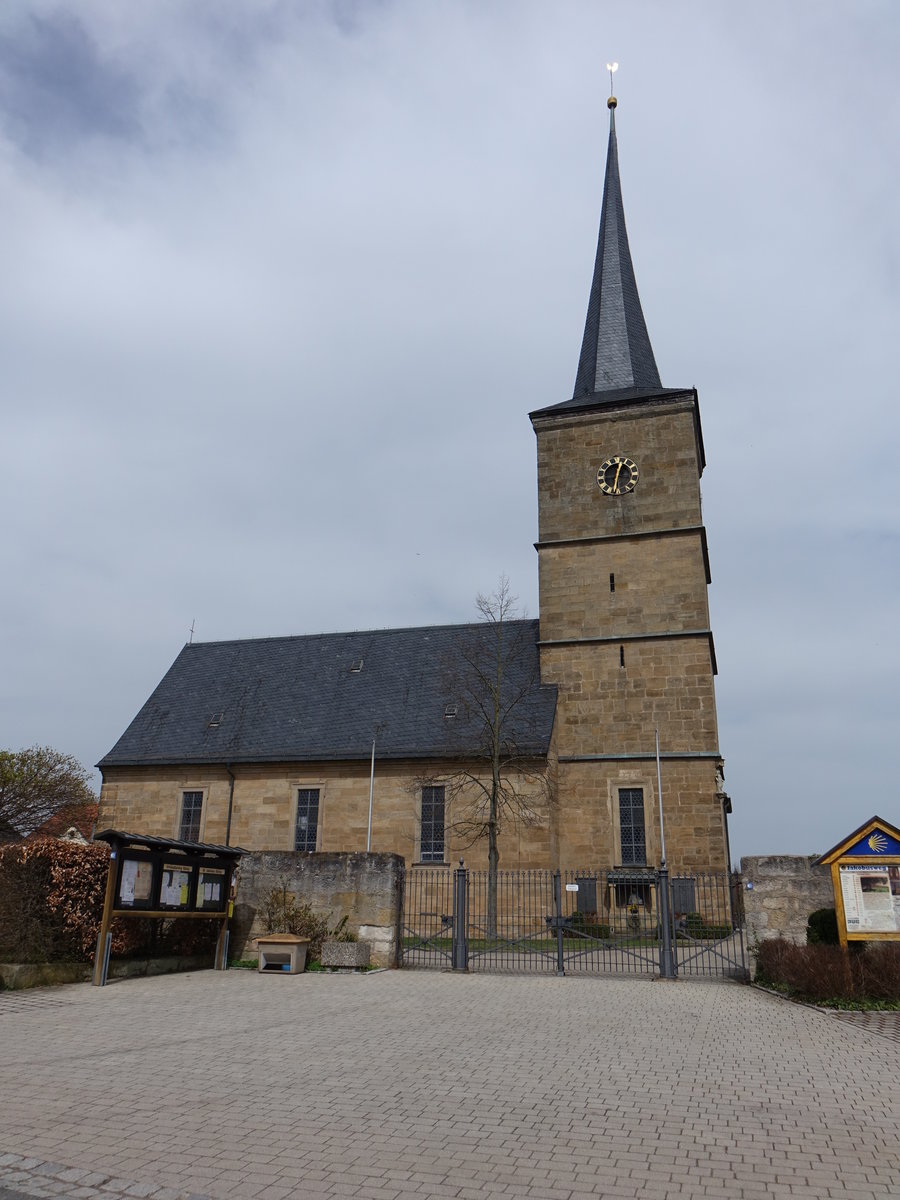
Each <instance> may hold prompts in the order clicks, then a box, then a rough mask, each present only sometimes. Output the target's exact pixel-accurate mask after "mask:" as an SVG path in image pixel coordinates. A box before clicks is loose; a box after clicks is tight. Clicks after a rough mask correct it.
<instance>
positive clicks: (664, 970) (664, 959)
mask: <svg viewBox="0 0 900 1200" xmlns="http://www.w3.org/2000/svg"><path fill="white" fill-rule="evenodd" d="M656 894H657V897H658V899H659V906H658V907H659V926H660V939H659V974H660V977H661V978H662V979H676V978H677V977H678V968H677V967H676V965H675V950H674V947H673V945H672V913H671V908H670V904H669V868H668V867H660V869H659V871H657V873H656Z"/></svg>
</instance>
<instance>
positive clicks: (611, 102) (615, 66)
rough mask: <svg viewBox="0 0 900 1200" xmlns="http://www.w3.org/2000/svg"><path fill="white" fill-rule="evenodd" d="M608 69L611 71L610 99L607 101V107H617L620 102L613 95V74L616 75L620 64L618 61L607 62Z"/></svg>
mask: <svg viewBox="0 0 900 1200" xmlns="http://www.w3.org/2000/svg"><path fill="white" fill-rule="evenodd" d="M606 69H607V71H609V99H608V100H607V102H606V107H607V108H615V107H616V105H617V104H618V101H617V100H616V98H615V96H614V95H613V75H615V73H616V71H618V69H619V64H618V63H617V62H613V63H607V64H606Z"/></svg>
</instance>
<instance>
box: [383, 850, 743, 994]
mask: <svg viewBox="0 0 900 1200" xmlns="http://www.w3.org/2000/svg"><path fill="white" fill-rule="evenodd" d="M735 899H736V897H735V896H734V894H733V890H732V884H731V878H730V876H729V875H727V874H721V875H716V874H687V873H684V872H679V873H677V874H675V875H674V876H673V877H671V878H670V877H669V875H668V872H666V871H665V870H660V871H647V870H636V869H620V870H613V871H609V870H606V871H601V870H580V871H565V872H560V871H543V870H533V871H497V872H496V873H495V874H494V875H493V876H492V875H491V873H490V872H488V871H470V870H468V869H467V868H466V867H465V866H464V865H463V864H462V863H460V866H459V868H457V869H453V868H450V867H413V868H411V869H410V870H408V871H406V872H405V875H404V897H403V937H402V960H401V961H402V965H403V966H404V967H432V968H433V967H438V968H443V969H446V970H449V969H454V970H467V971H539V972H546V973H549V974H556V975H566V974H575V973H590V972H604V973H607V974H625V973H627V974H635V973H638V974H646V975H663V976H670V977H674V976H685V975H687V976H706V977H711V976H712V977H715V976H719V977H727V978H733V979H747V978H748V972H747V966H746V961H745V956H744V938H743V930H742V928H741V924H742V922H741V920H740V915H739V911H738V908H739V905H738V904H736V903H735Z"/></svg>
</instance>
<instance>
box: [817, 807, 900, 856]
mask: <svg viewBox="0 0 900 1200" xmlns="http://www.w3.org/2000/svg"><path fill="white" fill-rule="evenodd" d="M881 857H885V858H897V857H900V829H897V827H896V826H895V825H891V824H890V822H889V821H885V820H884V819H883V818H882V817H870V818H869V819H868V821H864V822H863V823H862V825H860V827H859V828H858V829H854V830H853V832H852V833H848V834H847V836H846V837H845V838H842V839H841V840H840V841H839V842H838V844H837V845H836V846H832V847H831V849H830V850H826V851H825V853H824V854H822V855H820V856H819V857H818V858H817V859H816V866H817V867H818V866H828V865H829V864H830V863H833V862H837V861H838V859H841V858H867V859H868V858H872V859H876V858H881Z"/></svg>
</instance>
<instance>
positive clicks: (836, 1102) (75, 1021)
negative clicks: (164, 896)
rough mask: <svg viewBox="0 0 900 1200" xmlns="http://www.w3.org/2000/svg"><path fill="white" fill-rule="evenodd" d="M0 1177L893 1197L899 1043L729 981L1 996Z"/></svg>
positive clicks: (367, 979) (359, 1192)
mask: <svg viewBox="0 0 900 1200" xmlns="http://www.w3.org/2000/svg"><path fill="white" fill-rule="evenodd" d="M0 1046H2V1053H0V1098H2V1099H0V1197H3V1196H4V1189H5V1190H6V1195H11V1196H14V1197H19V1196H24V1195H27V1196H44V1197H46V1196H62V1197H71V1198H73V1200H96V1198H97V1197H102V1198H103V1200H114V1198H118V1197H123V1196H130V1197H151V1198H152V1200H176V1198H179V1200H186V1198H187V1197H195V1198H196V1197H199V1196H203V1197H214V1198H216V1200H226V1198H227V1200H230V1198H231V1197H235V1198H237V1200H243V1198H247V1200H282V1198H284V1197H288V1196H300V1197H311V1198H316V1197H344V1196H346V1197H362V1198H365V1200H410V1198H411V1197H418V1198H421V1197H438V1196H455V1197H458V1198H459V1200H483V1198H484V1197H489V1196H504V1197H527V1198H531V1197H533V1198H534V1200H578V1198H580V1197H588V1196H591V1197H596V1196H602V1197H607V1198H610V1197H638V1196H640V1197H641V1198H642V1200H644V1198H646V1200H667V1198H668V1197H686V1196H689V1197H711V1198H723V1200H725V1198H731V1197H746V1198H748V1200H749V1198H761V1197H763V1196H774V1197H780V1196H805V1197H826V1198H829V1200H830V1198H834V1200H869V1198H871V1197H888V1196H893V1197H896V1196H898V1195H900V1182H898V1181H900V1087H898V1079H900V1044H898V1041H897V1040H894V1039H892V1037H890V1036H885V1035H884V1034H883V1033H882V1032H881V1031H879V1030H875V1031H873V1030H870V1029H868V1028H866V1027H865V1026H864V1024H863V1023H861V1022H859V1021H848V1020H843V1019H839V1018H835V1017H834V1016H833V1015H832V1014H827V1013H821V1012H817V1011H814V1010H812V1009H809V1008H804V1007H801V1006H798V1005H792V1004H789V1003H787V1002H785V1001H783V1000H781V999H778V998H776V997H774V996H771V995H768V994H766V993H763V992H760V991H758V990H755V989H752V988H746V987H741V986H739V985H737V984H733V983H723V982H701V981H698V982H679V983H662V982H653V981H651V980H648V979H613V978H607V977H595V978H583V977H578V978H566V979H557V978H555V977H553V976H549V977H548V976H535V977H527V976H485V975H482V976H478V975H476V976H457V975H452V974H443V973H433V972H405V973H400V972H385V973H380V974H372V975H368V976H366V975H300V976H283V977H282V976H276V977H274V978H273V977H271V976H260V975H256V974H253V973H247V972H239V971H230V972H226V973H214V972H205V973H197V974H190V975H181V976H170V977H165V978H156V979H138V980H127V981H121V982H116V983H113V984H111V985H110V986H109V987H106V988H103V989H99V988H91V987H90V986H89V985H87V984H75V985H71V986H69V987H67V988H55V989H41V990H40V991H36V992H32V993H28V994H26V995H23V994H21V993H18V994H17V993H3V994H0Z"/></svg>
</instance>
